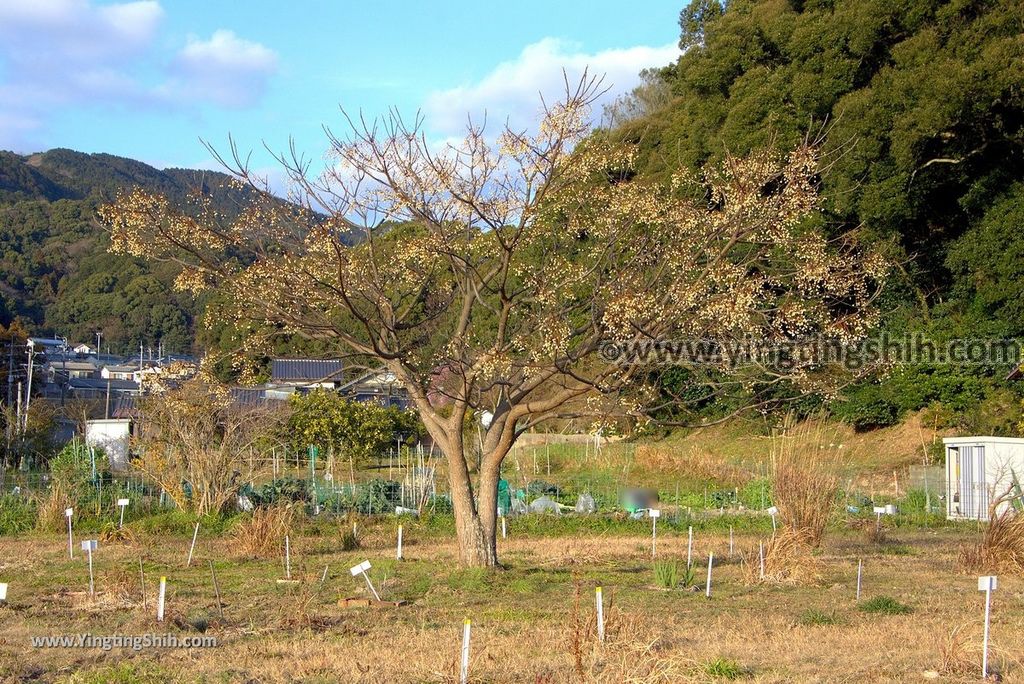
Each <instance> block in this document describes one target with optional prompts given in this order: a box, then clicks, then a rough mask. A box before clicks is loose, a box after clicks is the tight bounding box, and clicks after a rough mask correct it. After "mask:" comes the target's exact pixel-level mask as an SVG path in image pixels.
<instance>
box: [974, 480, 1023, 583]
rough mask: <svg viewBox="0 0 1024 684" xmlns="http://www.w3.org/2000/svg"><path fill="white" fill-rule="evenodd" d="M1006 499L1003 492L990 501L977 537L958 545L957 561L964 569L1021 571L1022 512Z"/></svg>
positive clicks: (1008, 497) (1007, 496) (1006, 495)
mask: <svg viewBox="0 0 1024 684" xmlns="http://www.w3.org/2000/svg"><path fill="white" fill-rule="evenodd" d="M1010 499H1011V495H1010V494H1009V493H1007V494H1004V495H1003V496H1000V497H997V498H996V499H995V501H993V502H992V505H991V506H989V510H988V524H987V525H986V526H985V532H984V533H983V534H982V536H981V541H979V542H978V543H976V544H972V545H970V546H966V547H964V548H963V549H961V551H960V558H959V564H960V567H961V568H962V569H963V570H964V571H968V572H974V571H985V572H1009V573H1021V572H1024V515H1020V514H1019V513H1018V512H1017V511H1016V510H1015V509H1014V508H1013V507H1012V506H1008V505H1007V506H1004V505H1003V504H1008V503H1009V502H1010ZM1001 508H1002V509H1003V510H1000V509H1001Z"/></svg>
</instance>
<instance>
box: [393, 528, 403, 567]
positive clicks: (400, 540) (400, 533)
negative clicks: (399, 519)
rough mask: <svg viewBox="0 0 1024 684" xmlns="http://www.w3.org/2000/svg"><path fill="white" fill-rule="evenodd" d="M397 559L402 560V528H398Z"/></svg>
mask: <svg viewBox="0 0 1024 684" xmlns="http://www.w3.org/2000/svg"><path fill="white" fill-rule="evenodd" d="M395 558H397V559H398V560H402V526H401V525H399V526H398V551H397V553H396V554H395Z"/></svg>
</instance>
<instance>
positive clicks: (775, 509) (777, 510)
mask: <svg viewBox="0 0 1024 684" xmlns="http://www.w3.org/2000/svg"><path fill="white" fill-rule="evenodd" d="M778 512H779V509H778V508H776V507H775V506H772V507H771V508H769V509H768V515H776V514H777V513H778Z"/></svg>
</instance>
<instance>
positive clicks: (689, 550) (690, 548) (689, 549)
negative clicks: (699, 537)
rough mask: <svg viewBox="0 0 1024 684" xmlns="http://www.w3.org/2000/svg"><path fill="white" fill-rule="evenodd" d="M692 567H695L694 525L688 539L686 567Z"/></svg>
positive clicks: (691, 526)
mask: <svg viewBox="0 0 1024 684" xmlns="http://www.w3.org/2000/svg"><path fill="white" fill-rule="evenodd" d="M691 565H693V525H690V531H689V532H688V533H687V538H686V567H690V566H691Z"/></svg>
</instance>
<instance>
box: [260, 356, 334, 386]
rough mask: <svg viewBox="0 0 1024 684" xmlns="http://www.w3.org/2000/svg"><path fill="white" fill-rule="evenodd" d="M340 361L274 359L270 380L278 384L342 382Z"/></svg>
mask: <svg viewBox="0 0 1024 684" xmlns="http://www.w3.org/2000/svg"><path fill="white" fill-rule="evenodd" d="M341 371H342V363H341V361H339V360H338V359H274V360H273V362H272V363H271V366H270V379H271V381H272V382H273V381H276V382H327V381H339V380H341Z"/></svg>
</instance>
